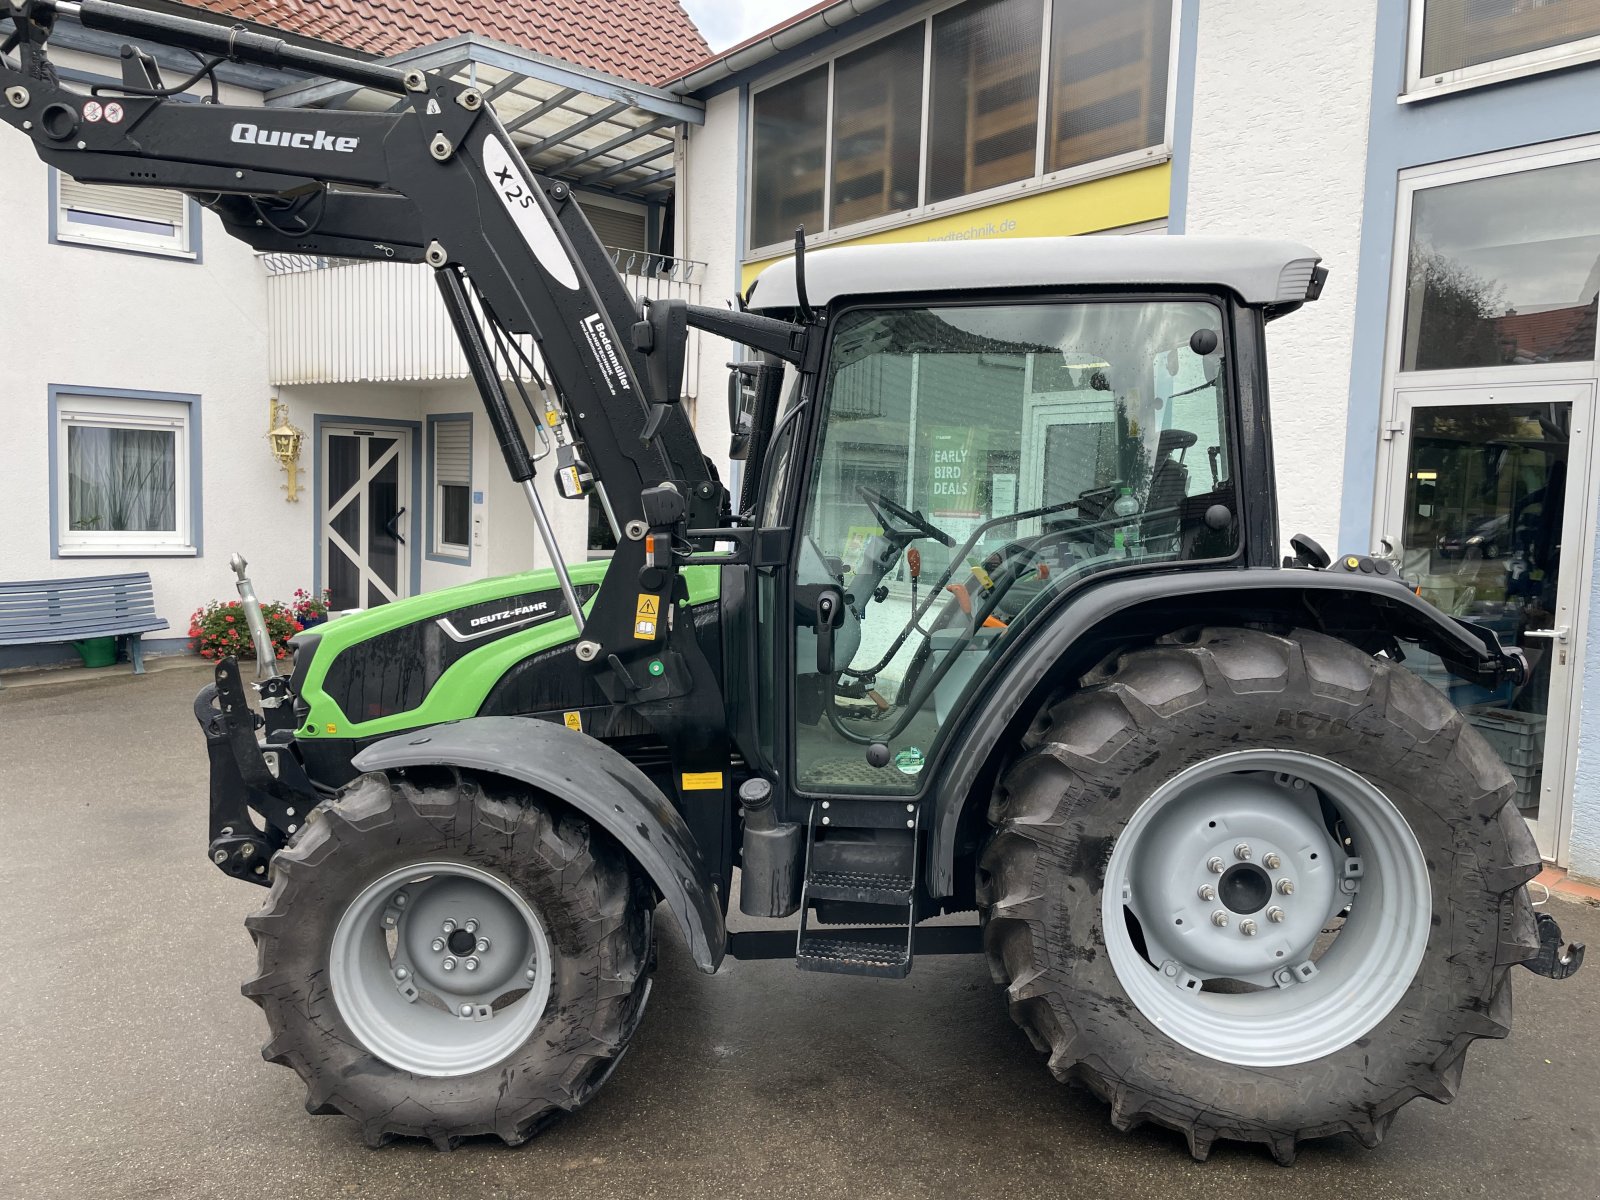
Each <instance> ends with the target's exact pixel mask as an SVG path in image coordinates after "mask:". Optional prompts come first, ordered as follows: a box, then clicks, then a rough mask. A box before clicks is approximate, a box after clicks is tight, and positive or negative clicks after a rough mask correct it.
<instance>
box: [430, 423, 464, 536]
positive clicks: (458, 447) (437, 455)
mask: <svg viewBox="0 0 1600 1200" xmlns="http://www.w3.org/2000/svg"><path fill="white" fill-rule="evenodd" d="M429 427H430V431H431V433H432V435H433V463H432V465H433V547H432V552H433V554H434V555H436V556H438V557H440V558H450V559H469V558H471V556H472V418H471V417H470V416H468V415H467V414H465V413H463V414H460V415H459V416H457V415H452V416H450V417H435V418H432V419H431V420H430V421H429Z"/></svg>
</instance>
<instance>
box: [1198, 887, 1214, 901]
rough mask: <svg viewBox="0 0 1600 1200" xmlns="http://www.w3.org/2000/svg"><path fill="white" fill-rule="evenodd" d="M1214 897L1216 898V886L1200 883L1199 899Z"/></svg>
mask: <svg viewBox="0 0 1600 1200" xmlns="http://www.w3.org/2000/svg"><path fill="white" fill-rule="evenodd" d="M1216 898H1217V889H1216V888H1214V887H1212V886H1211V885H1210V884H1209V883H1202V884H1201V885H1200V899H1202V900H1215V899H1216Z"/></svg>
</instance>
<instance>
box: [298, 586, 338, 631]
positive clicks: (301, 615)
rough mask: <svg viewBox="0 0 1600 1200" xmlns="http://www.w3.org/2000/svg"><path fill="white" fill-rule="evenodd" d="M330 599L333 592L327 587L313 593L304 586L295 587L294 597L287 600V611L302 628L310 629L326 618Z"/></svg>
mask: <svg viewBox="0 0 1600 1200" xmlns="http://www.w3.org/2000/svg"><path fill="white" fill-rule="evenodd" d="M332 600H333V593H332V592H330V591H329V590H328V589H327V588H323V589H322V591H321V592H320V593H317V594H315V595H313V594H312V593H311V592H308V591H306V590H305V588H295V590H294V599H293V600H292V601H290V602H289V612H290V614H291V615H292V616H293V617H294V619H295V620H296V621H299V622H300V626H301V628H302V629H310V628H311V627H312V626H313V625H321V624H322V623H323V622H324V621H326V620H327V619H328V605H329V603H330V602H331V601H332Z"/></svg>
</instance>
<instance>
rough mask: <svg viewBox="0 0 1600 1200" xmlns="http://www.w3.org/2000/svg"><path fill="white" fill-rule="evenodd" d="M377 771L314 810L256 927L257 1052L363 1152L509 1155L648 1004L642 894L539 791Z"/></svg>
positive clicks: (598, 1076) (569, 1096)
mask: <svg viewBox="0 0 1600 1200" xmlns="http://www.w3.org/2000/svg"><path fill="white" fill-rule="evenodd" d="M432 776H433V777H432V778H431V780H430V784H431V786H419V785H418V784H417V783H414V782H413V781H411V780H405V779H401V780H395V779H391V778H389V777H386V776H382V775H368V776H364V777H363V778H361V779H359V780H357V781H356V782H355V783H354V784H353V785H351V786H350V787H349V788H348V789H346V790H345V791H344V792H343V793H341V794H340V796H339V797H338V798H336V799H334V800H331V801H327V802H324V803H323V804H321V805H319V806H318V807H317V808H316V809H315V810H313V812H312V813H311V814H310V815H309V816H308V819H307V821H306V824H305V826H304V827H303V828H302V829H301V831H300V832H299V834H298V836H297V837H296V838H295V840H294V842H293V843H292V844H291V845H290V846H289V847H288V848H287V849H285V850H284V851H282V852H281V853H280V854H278V855H277V857H275V858H274V859H273V863H272V870H273V884H272V889H271V891H270V892H269V894H268V896H267V900H266V903H265V905H264V906H263V907H262V909H261V911H260V912H258V913H255V914H253V915H252V916H251V917H249V918H248V919H247V920H246V922H245V924H246V926H247V927H248V928H249V930H250V933H251V935H252V936H253V937H254V938H255V942H256V950H257V961H258V967H259V970H258V972H257V974H256V976H255V978H253V979H251V980H250V981H249V982H248V983H246V984H245V985H244V989H243V990H244V994H245V995H246V996H248V997H250V998H251V999H252V1000H254V1001H255V1002H256V1003H257V1004H259V1005H260V1006H261V1008H262V1010H263V1011H264V1012H265V1014H266V1017H267V1025H268V1029H269V1032H270V1036H269V1038H268V1041H267V1044H266V1045H265V1047H263V1049H262V1055H263V1057H265V1058H266V1059H267V1060H268V1061H270V1062H274V1063H278V1064H281V1065H284V1066H288V1067H291V1068H293V1069H294V1071H295V1072H296V1073H298V1074H299V1076H300V1078H301V1079H302V1080H304V1082H305V1084H306V1108H307V1110H308V1111H310V1112H312V1113H334V1112H339V1113H344V1114H345V1115H347V1116H350V1117H353V1118H354V1119H355V1120H356V1121H357V1122H359V1123H360V1125H361V1129H362V1133H363V1135H364V1136H365V1138H366V1140H367V1141H368V1143H369V1144H372V1145H381V1144H382V1143H383V1142H385V1141H387V1140H389V1139H390V1138H393V1137H397V1136H398V1137H420V1138H427V1139H429V1140H431V1141H432V1142H433V1143H434V1144H435V1145H436V1146H438V1147H439V1148H440V1149H449V1148H451V1147H453V1146H454V1145H455V1144H456V1142H457V1141H459V1140H460V1139H461V1138H463V1137H467V1136H471V1135H475V1134H490V1135H495V1136H498V1137H500V1138H501V1139H502V1140H504V1141H505V1142H507V1143H508V1144H516V1143H518V1142H521V1141H523V1140H525V1139H526V1138H527V1137H529V1136H530V1135H531V1134H533V1133H534V1132H536V1131H537V1130H538V1129H539V1128H540V1127H541V1126H542V1125H543V1124H544V1123H545V1122H546V1121H548V1120H549V1119H550V1118H552V1117H553V1116H555V1115H556V1114H558V1113H559V1112H562V1111H565V1110H571V1109H575V1108H577V1107H579V1106H580V1105H582V1104H583V1103H584V1102H585V1101H587V1100H588V1099H589V1098H590V1097H591V1096H592V1095H593V1094H594V1093H595V1091H597V1090H598V1089H599V1087H600V1085H601V1084H602V1083H604V1082H605V1080H606V1078H607V1076H608V1075H609V1074H610V1073H611V1070H612V1068H613V1067H614V1066H615V1065H616V1062H617V1060H618V1059H619V1058H620V1057H621V1056H622V1053H623V1051H624V1050H625V1049H626V1048H627V1045H628V1040H629V1038H630V1037H631V1036H632V1035H633V1032H634V1030H635V1028H636V1027H637V1026H638V1023H639V1020H640V1018H641V1016H642V1015H643V1012H644V1006H645V1000H646V998H647V997H648V995H649V990H650V979H649V972H648V969H647V968H648V964H649V961H650V947H651V936H652V930H651V907H652V904H651V899H652V897H651V896H650V894H649V891H648V887H647V885H644V884H643V883H642V882H641V881H640V880H639V878H638V877H637V876H636V875H635V874H634V873H633V872H631V871H630V870H629V865H628V862H627V859H626V857H625V855H624V854H623V852H622V850H621V849H620V848H619V847H617V846H616V845H615V844H613V843H612V842H611V841H610V840H609V839H607V838H605V837H603V836H601V835H596V834H595V833H593V832H592V831H591V829H590V827H589V825H588V823H587V822H585V821H584V820H583V819H582V818H581V817H578V816H577V815H575V814H573V813H571V812H569V811H566V810H563V809H559V808H557V807H555V806H553V805H551V804H549V803H548V802H545V801H543V800H541V799H538V798H535V797H533V796H530V795H527V794H522V793H517V792H513V791H504V792H501V791H498V790H496V789H495V788H494V787H493V786H492V784H486V783H480V782H479V781H477V780H475V779H472V778H463V777H460V776H457V775H456V774H455V773H454V772H450V771H438V772H434V773H432Z"/></svg>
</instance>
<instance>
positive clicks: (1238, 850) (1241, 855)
mask: <svg viewBox="0 0 1600 1200" xmlns="http://www.w3.org/2000/svg"><path fill="white" fill-rule="evenodd" d="M1233 856H1234V857H1235V858H1237V859H1238V860H1239V861H1240V862H1249V861H1250V843H1249V842H1240V843H1239V844H1238V845H1237V846H1235V847H1234V848H1233Z"/></svg>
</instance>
